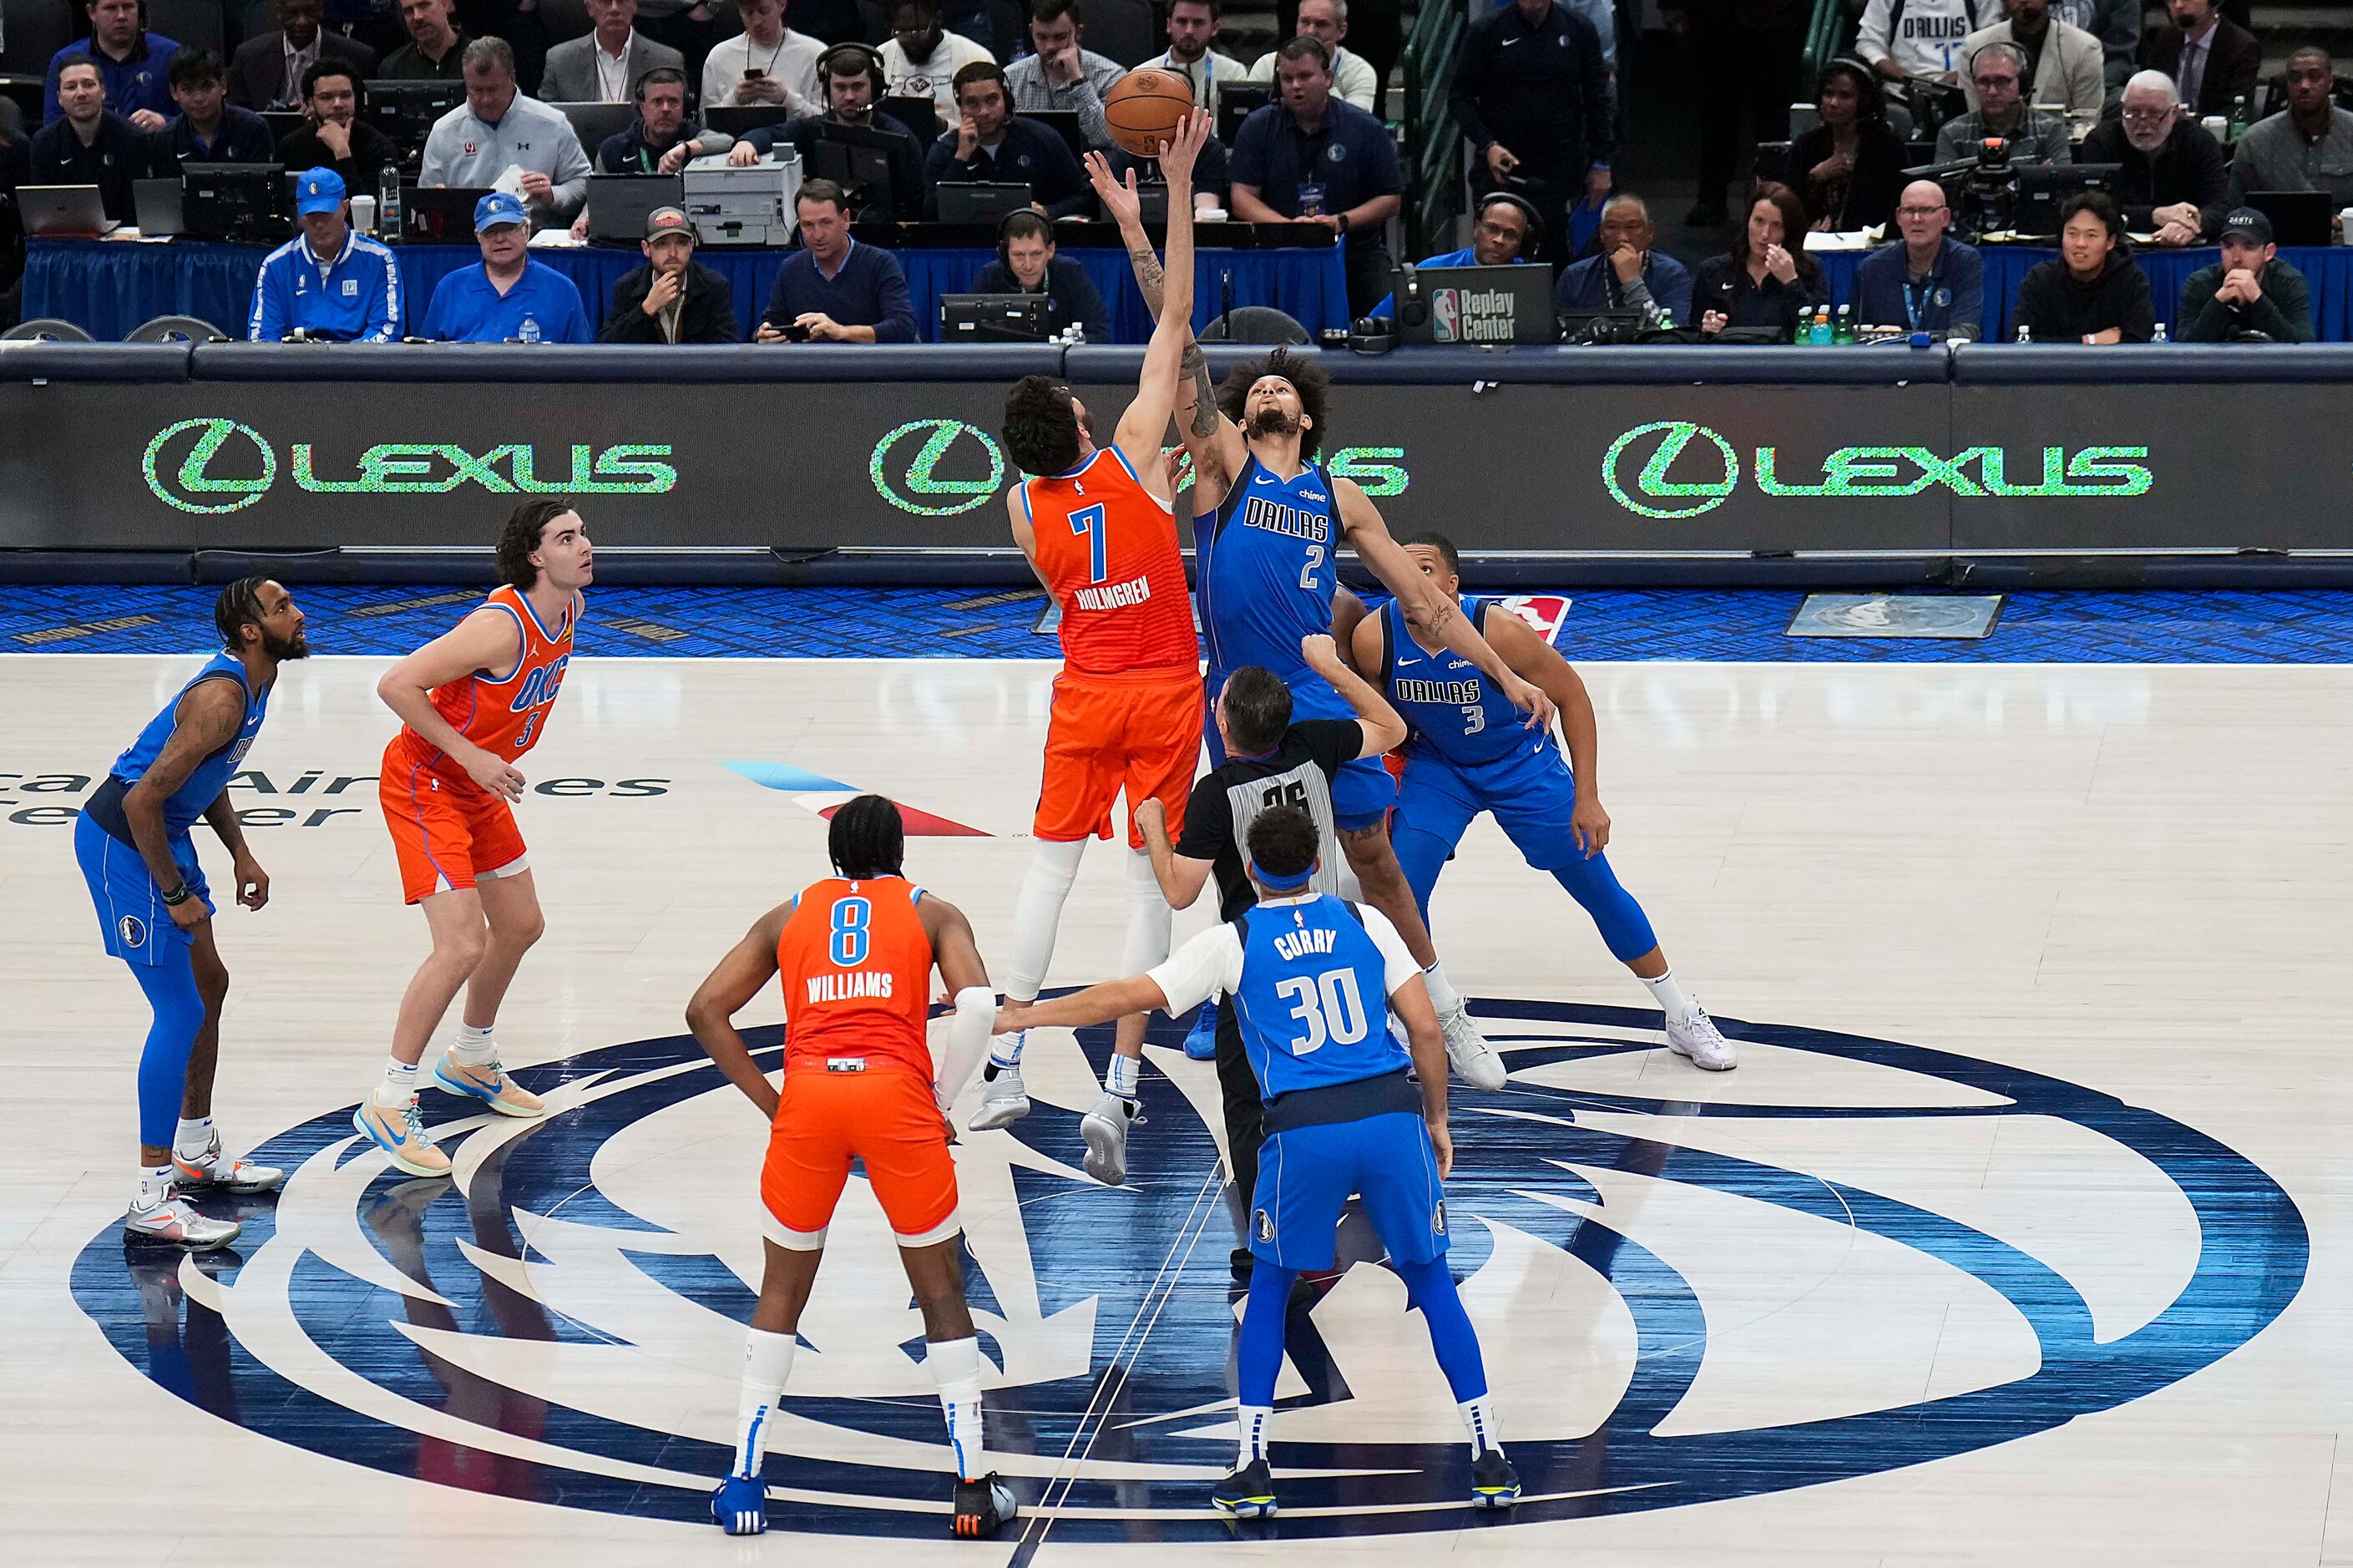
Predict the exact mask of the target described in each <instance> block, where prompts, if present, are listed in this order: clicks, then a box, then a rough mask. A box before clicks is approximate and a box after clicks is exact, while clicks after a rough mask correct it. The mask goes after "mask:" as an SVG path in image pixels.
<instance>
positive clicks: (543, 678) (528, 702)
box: [507, 653, 572, 713]
mask: <svg viewBox="0 0 2353 1568" xmlns="http://www.w3.org/2000/svg"><path fill="white" fill-rule="evenodd" d="M571 663H572V656H571V655H570V654H568V653H567V654H565V656H564V657H563V658H559V659H557V660H556V661H555V662H554V664H551V665H547V666H545V667H544V668H539V669H534V670H533V671H532V672H531V674H530V676H529V677H528V678H526V679H524V680H523V682H522V685H521V686H520V687H518V688H517V689H516V690H515V696H514V701H513V702H512V704H511V705H509V707H508V709H507V711H509V712H510V713H522V712H526V711H528V710H531V709H533V708H543V707H545V706H546V705H547V704H548V703H550V702H553V701H554V700H555V694H556V693H557V692H558V691H560V690H562V689H564V671H565V668H566V667H567V666H569V665H570V664H571Z"/></svg>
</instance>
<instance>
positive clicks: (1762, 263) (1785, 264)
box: [1692, 181, 1831, 343]
mask: <svg viewBox="0 0 2353 1568" xmlns="http://www.w3.org/2000/svg"><path fill="white" fill-rule="evenodd" d="M1805 236H1806V205H1805V203H1803V202H1801V201H1799V199H1798V193H1797V192H1795V191H1793V190H1791V189H1790V188H1789V187H1788V186H1787V185H1783V184H1774V183H1772V182H1770V181H1768V182H1767V183H1766V184H1761V185H1759V186H1757V195H1756V196H1755V197H1754V198H1753V199H1752V200H1751V201H1750V202H1749V204H1748V221H1747V222H1746V223H1745V224H1743V225H1742V226H1741V229H1740V238H1739V239H1738V240H1737V241H1736V242H1735V243H1734V245H1733V247H1732V248H1731V250H1729V251H1727V252H1726V253H1725V254H1724V255H1722V256H1711V257H1709V258H1707V259H1706V260H1705V261H1703V262H1701V263H1700V264H1699V271H1698V272H1697V273H1696V274H1695V275H1694V277H1693V279H1692V309H1693V310H1697V311H1698V312H1699V330H1700V331H1702V332H1704V333H1705V334H1707V335H1708V336H1709V337H1714V336H1715V334H1716V333H1718V332H1720V331H1724V329H1725V328H1726V327H1767V328H1770V329H1772V330H1773V331H1777V332H1778V333H1779V334H1780V340H1779V341H1780V342H1785V343H1786V342H1793V341H1794V340H1795V339H1796V337H1797V332H1798V317H1799V313H1800V312H1805V313H1810V312H1812V311H1813V310H1816V309H1818V308H1819V307H1820V306H1823V305H1827V304H1829V303H1830V302H1831V289H1830V283H1829V281H1828V280H1827V279H1824V278H1823V277H1822V268H1821V264H1820V262H1818V261H1816V260H1815V259H1814V258H1812V257H1811V256H1810V255H1808V254H1807V253H1806V248H1805ZM1792 244H1794V245H1795V246H1796V247H1797V248H1796V249H1791V248H1790V247H1791V245H1792Z"/></svg>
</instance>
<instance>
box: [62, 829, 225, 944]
mask: <svg viewBox="0 0 2353 1568" xmlns="http://www.w3.org/2000/svg"><path fill="white" fill-rule="evenodd" d="M171 844H172V860H173V863H174V865H176V866H178V867H179V868H180V875H181V876H182V877H183V878H185V879H186V880H187V884H188V891H189V892H190V893H192V894H194V895H195V898H196V899H197V900H200V901H201V902H202V903H203V904H204V907H205V913H206V914H208V915H209V914H211V913H212V912H213V900H212V889H210V888H209V887H207V886H206V882H205V872H204V868H203V867H202V866H200V865H198V864H197V862H196V847H195V842H194V841H193V840H192V839H191V838H190V837H188V835H186V834H185V833H175V834H174V835H173V836H172V839H171ZM74 858H75V859H76V860H78V861H79V862H80V864H81V875H82V880H83V881H85V882H87V883H88V884H89V885H90V902H91V903H92V904H94V905H96V906H97V908H98V925H99V930H100V933H101V934H102V935H103V936H104V937H105V939H106V951H107V952H109V953H110V954H111V955H112V956H113V957H116V958H119V959H121V960H122V961H123V962H124V963H139V964H158V963H186V962H187V955H188V948H189V946H190V943H191V941H192V939H191V938H190V937H189V935H188V933H187V932H186V931H182V930H181V929H180V928H179V926H178V925H177V924H176V923H175V922H174V921H173V919H172V911H171V910H169V909H166V908H165V907H164V899H163V889H160V888H158V887H156V886H155V879H154V878H153V877H152V876H150V875H148V873H147V862H146V861H144V860H142V858H140V856H139V851H138V850H136V849H133V848H132V847H131V846H130V845H128V844H125V843H123V842H122V841H121V839H119V838H117V837H114V835H112V834H111V833H109V832H107V830H106V829H105V828H103V827H100V826H99V825H98V824H97V823H96V822H95V821H93V820H91V818H90V816H89V814H88V813H84V814H83V815H82V816H80V817H79V819H77V820H76V821H75V823H74Z"/></svg>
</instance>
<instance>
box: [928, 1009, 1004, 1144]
mask: <svg viewBox="0 0 2353 1568" xmlns="http://www.w3.org/2000/svg"><path fill="white" fill-rule="evenodd" d="M996 1021H997V993H995V992H994V991H991V990H990V989H989V988H988V987H987V986H986V985H967V986H965V988H964V989H963V990H961V991H959V992H957V993H956V995H955V1017H954V1018H952V1019H950V1020H949V1021H948V1049H947V1056H946V1058H945V1059H944V1060H943V1061H942V1062H941V1063H940V1081H939V1083H938V1084H937V1085H936V1086H935V1088H934V1095H935V1097H936V1098H937V1099H938V1100H939V1106H940V1110H941V1111H942V1112H943V1113H944V1112H945V1111H947V1110H949V1108H951V1107H952V1106H954V1105H955V1100H956V1096H957V1095H959V1094H962V1093H963V1092H964V1086H965V1084H967V1083H969V1082H971V1081H972V1075H973V1074H974V1073H975V1072H976V1071H977V1070H978V1069H979V1067H980V1062H981V1058H983V1057H986V1056H987V1054H988V1026H990V1025H991V1024H993V1023H995V1022H996Z"/></svg>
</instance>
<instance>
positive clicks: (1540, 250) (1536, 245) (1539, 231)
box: [1472, 191, 1545, 261]
mask: <svg viewBox="0 0 2353 1568" xmlns="http://www.w3.org/2000/svg"><path fill="white" fill-rule="evenodd" d="M1497 202H1503V203H1504V204H1506V205H1509V206H1511V207H1512V208H1514V210H1516V211H1517V212H1518V213H1519V215H1520V216H1522V217H1524V218H1525V219H1527V221H1528V237H1527V238H1526V239H1525V241H1523V242H1522V243H1521V246H1520V259H1521V260H1523V261H1541V260H1542V259H1544V242H1545V224H1544V219H1543V217H1542V216H1539V215H1538V214H1537V212H1536V209H1535V204H1534V203H1532V202H1530V201H1529V200H1528V199H1527V198H1526V197H1525V196H1515V195H1513V194H1512V193H1511V192H1509V191H1489V192H1488V193H1487V194H1486V195H1483V196H1481V197H1480V198H1479V203H1478V205H1477V206H1475V207H1473V208H1472V221H1474V222H1475V221H1477V219H1478V218H1479V217H1481V216H1484V214H1485V213H1486V211H1487V209H1488V208H1489V207H1491V206H1493V205H1495V204H1496V203H1497Z"/></svg>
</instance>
